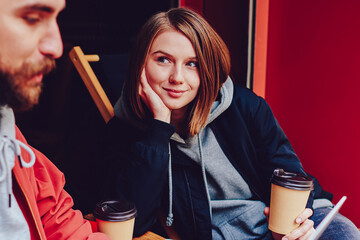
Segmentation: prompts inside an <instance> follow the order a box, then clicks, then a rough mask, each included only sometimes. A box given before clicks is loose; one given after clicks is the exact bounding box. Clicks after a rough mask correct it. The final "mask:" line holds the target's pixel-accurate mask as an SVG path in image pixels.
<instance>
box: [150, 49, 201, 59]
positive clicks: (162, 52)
mask: <svg viewBox="0 0 360 240" xmlns="http://www.w3.org/2000/svg"><path fill="white" fill-rule="evenodd" d="M155 54H164V55H166V56H169V57H172V55H171V54H170V53H167V52H164V51H163V50H157V51H155V52H152V53H151V55H155ZM187 59H190V60H198V57H196V56H193V57H188V58H187Z"/></svg>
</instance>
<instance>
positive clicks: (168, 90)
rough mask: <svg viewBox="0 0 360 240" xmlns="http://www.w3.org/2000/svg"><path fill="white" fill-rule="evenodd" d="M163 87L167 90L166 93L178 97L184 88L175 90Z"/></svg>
mask: <svg viewBox="0 0 360 240" xmlns="http://www.w3.org/2000/svg"><path fill="white" fill-rule="evenodd" d="M164 89H165V91H167V93H168V95H169V96H170V97H173V98H179V97H181V96H182V95H183V94H184V93H185V90H177V89H171V88H164Z"/></svg>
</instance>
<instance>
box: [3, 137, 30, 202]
mask: <svg viewBox="0 0 360 240" xmlns="http://www.w3.org/2000/svg"><path fill="white" fill-rule="evenodd" d="M21 148H23V149H24V150H26V151H27V152H28V153H29V155H30V162H28V163H27V162H25V161H24V160H23V159H22V157H21ZM14 154H15V155H16V156H17V158H18V160H19V163H20V166H21V167H26V168H29V167H32V166H33V165H34V163H35V154H34V152H33V151H32V150H31V149H30V147H28V146H27V145H25V144H24V143H22V142H20V141H19V140H16V139H12V138H9V137H8V136H3V135H0V183H2V182H7V193H8V195H9V208H10V207H11V193H12V178H11V170H12V168H13V166H14V160H15V159H13V160H9V159H8V158H9V157H13V155H14Z"/></svg>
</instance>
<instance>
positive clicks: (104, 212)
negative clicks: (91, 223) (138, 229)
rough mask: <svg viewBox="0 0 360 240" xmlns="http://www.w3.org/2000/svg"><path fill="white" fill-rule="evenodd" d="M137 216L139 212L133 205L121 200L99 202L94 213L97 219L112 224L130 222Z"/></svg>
mask: <svg viewBox="0 0 360 240" xmlns="http://www.w3.org/2000/svg"><path fill="white" fill-rule="evenodd" d="M136 215H137V210H136V207H135V205H134V204H133V203H130V202H126V201H120V200H112V201H102V202H99V203H97V204H96V208H95V211H94V216H95V217H96V218H97V219H100V220H103V221H110V222H118V221H126V220H130V219H132V218H134V217H136Z"/></svg>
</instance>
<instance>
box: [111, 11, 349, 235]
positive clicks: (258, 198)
mask: <svg viewBox="0 0 360 240" xmlns="http://www.w3.org/2000/svg"><path fill="white" fill-rule="evenodd" d="M134 50H135V51H134V53H133V54H132V56H131V58H130V63H129V71H128V76H127V79H126V81H125V83H124V88H123V93H122V96H121V98H120V99H119V101H118V102H117V103H116V105H115V115H116V117H115V118H114V119H112V120H111V121H110V122H109V138H108V142H107V144H108V146H109V147H110V149H108V151H107V154H109V155H108V156H107V159H109V160H110V161H111V162H110V166H111V170H110V172H109V173H108V174H107V175H108V176H110V178H111V179H110V181H111V182H110V184H109V186H110V187H109V189H110V191H112V192H113V195H116V197H118V198H124V199H126V200H129V201H132V202H134V203H135V205H136V207H137V209H138V216H137V218H136V223H135V234H136V235H139V234H143V233H144V232H145V231H147V230H149V229H151V228H153V227H154V226H155V225H156V222H157V221H158V220H157V213H158V211H159V210H163V211H164V210H166V211H167V212H168V219H167V222H166V223H167V225H173V226H174V228H175V230H176V232H177V233H178V234H179V235H180V236H181V238H182V239H186V240H189V239H201V240H204V239H237V240H238V239H273V237H274V238H276V239H280V238H281V237H282V236H278V235H276V234H272V233H271V232H270V231H269V230H268V227H267V215H268V212H269V208H267V207H266V206H268V205H269V197H270V178H271V175H272V173H273V170H274V169H275V168H283V169H285V170H286V171H290V172H298V173H302V174H306V173H305V172H304V170H303V168H302V166H301V163H300V162H299V160H298V158H297V156H296V155H295V153H294V151H293V149H292V147H291V145H290V143H289V141H288V139H287V138H286V136H285V134H284V133H283V131H282V130H281V128H280V126H279V125H278V123H277V121H276V120H275V118H274V116H273V114H272V112H271V110H270V108H269V106H268V105H267V103H266V102H265V100H264V99H262V98H261V97H258V96H256V95H255V94H254V93H252V92H251V91H250V90H248V89H245V88H242V87H238V86H235V85H234V84H233V82H232V80H231V79H230V78H229V73H230V56H229V52H228V49H227V47H226V45H225V43H224V42H223V41H222V39H221V38H220V37H219V36H218V34H217V33H216V32H215V31H214V30H213V29H212V28H211V26H209V24H208V23H207V22H206V21H205V20H204V19H203V18H202V17H201V16H199V15H198V14H196V13H194V12H193V11H190V10H187V9H183V8H177V9H171V10H170V11H168V12H163V13H159V14H156V15H154V16H153V17H152V18H150V19H149V20H148V22H147V23H146V24H145V25H144V26H143V28H142V29H141V31H140V34H139V36H138V39H137V42H136V45H135V49H134ZM315 192H316V193H317V194H316V195H317V196H315V197H320V196H321V194H322V193H323V192H322V190H321V187H320V186H319V185H318V184H316V186H315V191H313V192H312V194H311V196H310V198H309V202H308V207H309V208H307V209H305V211H304V212H303V213H302V214H301V215H300V216H299V217H298V219H297V221H298V223H300V226H299V228H298V229H295V230H294V231H293V232H291V233H289V234H288V235H286V236H284V237H283V239H285V238H286V239H289V240H290V239H307V238H308V237H309V236H310V235H311V233H313V232H314V227H313V224H314V222H313V221H312V220H310V219H309V217H310V216H311V215H312V214H313V210H312V209H311V208H312V205H313V200H314V195H315ZM325 202H326V201H325ZM326 203H328V204H329V205H331V202H330V201H327V202H326ZM342 237H343V236H342ZM341 239H344V238H341Z"/></svg>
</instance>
